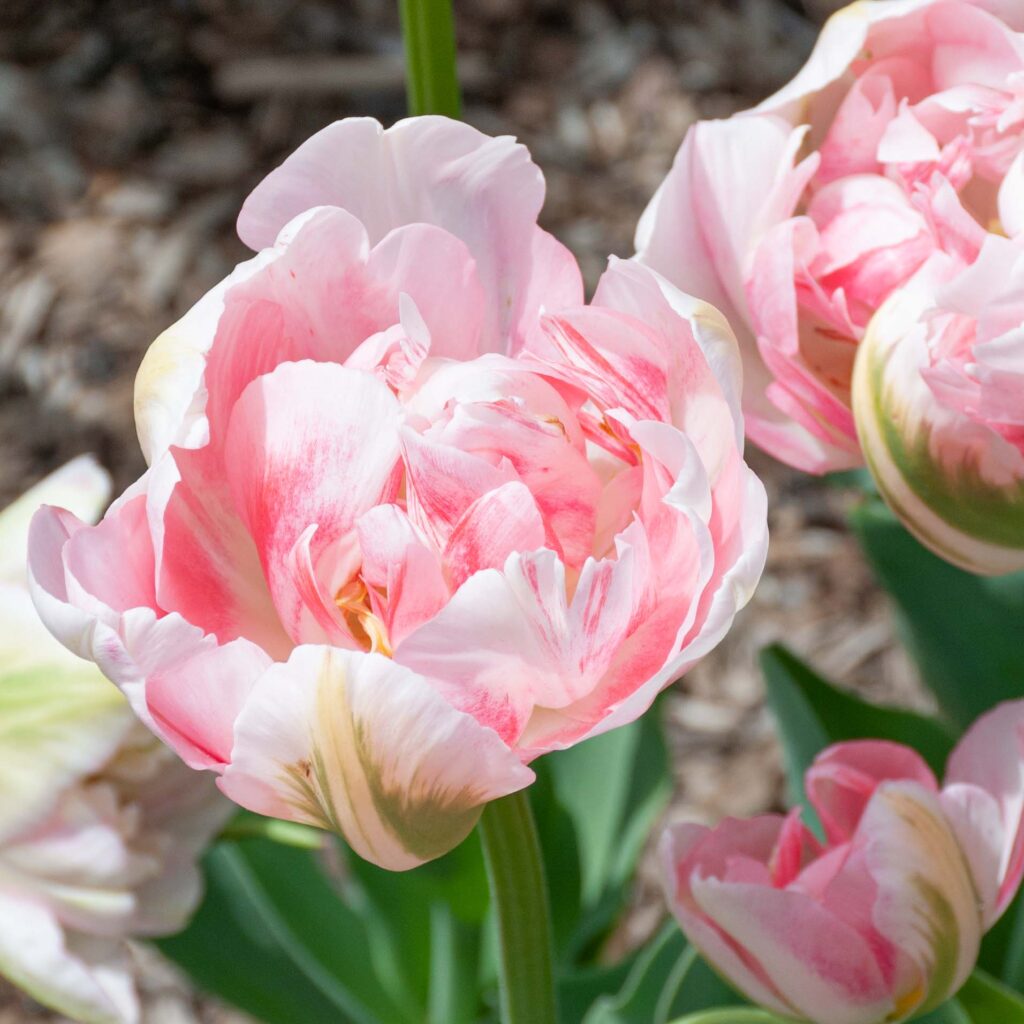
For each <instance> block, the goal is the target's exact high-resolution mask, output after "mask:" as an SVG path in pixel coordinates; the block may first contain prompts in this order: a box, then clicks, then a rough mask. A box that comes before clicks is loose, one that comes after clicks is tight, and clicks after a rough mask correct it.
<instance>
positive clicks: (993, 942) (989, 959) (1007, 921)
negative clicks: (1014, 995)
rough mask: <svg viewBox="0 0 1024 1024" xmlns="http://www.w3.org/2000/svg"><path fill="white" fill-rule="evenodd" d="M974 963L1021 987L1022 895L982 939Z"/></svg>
mask: <svg viewBox="0 0 1024 1024" xmlns="http://www.w3.org/2000/svg"><path fill="white" fill-rule="evenodd" d="M978 966H979V967H981V968H982V969H983V970H985V971H986V972H987V973H988V974H990V975H992V976H993V977H996V978H999V979H1001V980H1002V981H1003V982H1005V983H1006V984H1007V985H1009V986H1010V987H1011V988H1014V989H1018V990H1021V989H1024V894H1021V893H1018V894H1017V896H1016V898H1015V899H1014V900H1013V902H1012V903H1011V904H1010V905H1009V907H1007V908H1006V912H1005V913H1004V914H1003V916H1002V917H1001V918H1000V919H999V920H998V921H997V922H996V924H995V926H994V927H992V928H990V929H989V931H988V934H987V935H986V936H985V937H984V938H983V939H982V942H981V952H980V953H979V955H978Z"/></svg>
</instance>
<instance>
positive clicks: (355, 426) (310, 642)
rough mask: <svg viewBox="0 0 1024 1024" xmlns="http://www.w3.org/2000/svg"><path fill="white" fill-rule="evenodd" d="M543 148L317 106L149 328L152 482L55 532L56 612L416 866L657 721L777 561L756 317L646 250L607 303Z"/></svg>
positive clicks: (50, 609) (246, 757) (275, 772)
mask: <svg viewBox="0 0 1024 1024" xmlns="http://www.w3.org/2000/svg"><path fill="white" fill-rule="evenodd" d="M543 192H544V184H543V179H542V177H541V175H540V172H539V170H538V169H537V168H536V167H535V166H534V164H533V163H532V162H531V161H530V159H529V155H528V153H527V151H526V150H525V149H524V148H523V147H522V146H519V145H517V144H515V143H514V142H513V140H511V139H508V138H498V139H492V138H488V137H487V136H484V135H481V134H480V133H479V132H477V131H475V130H474V129H472V128H470V127H468V126H466V125H462V124H458V123H456V122H452V121H447V120H445V119H443V118H433V117H429V118H418V119H411V120H407V121H403V122H400V123H399V124H397V125H396V126H395V127H393V128H391V129H389V130H388V131H382V130H381V128H380V126H379V125H378V124H377V123H376V122H374V121H370V120H364V119H360V120H350V121H343V122H339V123H337V124H334V125H332V126H330V127H329V128H326V129H324V131H322V132H320V133H319V134H318V135H316V136H314V137H313V138H312V139H311V140H309V142H307V143H306V144H305V145H304V146H302V147H301V148H300V149H299V150H298V151H297V152H296V153H295V154H294V155H293V156H291V157H290V158H289V159H288V160H287V161H286V162H285V163H284V164H283V165H282V166H281V167H280V168H279V169H278V170H277V171H275V172H274V173H273V174H271V175H270V176H269V177H268V178H267V179H266V181H264V182H263V183H262V184H261V185H260V186H259V187H258V188H257V189H256V191H255V192H254V193H253V195H252V196H250V198H249V200H248V201H247V202H246V204H245V207H244V209H243V212H242V216H241V218H240V220H239V230H240V233H241V235H242V237H243V238H244V239H245V240H246V241H248V242H249V243H250V244H252V245H254V246H257V247H260V246H262V247H264V248H262V249H261V251H260V252H259V254H258V255H257V256H256V257H255V258H254V259H252V260H250V261H249V262H248V263H246V264H243V265H241V266H240V267H239V268H238V269H237V270H236V271H235V272H234V273H233V274H232V276H231V277H230V278H228V279H227V280H226V281H225V282H223V284H222V285H220V286H218V287H217V288H215V289H214V290H213V291H212V292H211V293H210V294H209V295H207V296H206V297H205V298H204V299H202V300H201V301H200V302H199V304H198V305H197V306H196V307H195V308H194V309H193V310H192V311H191V312H190V313H188V314H187V315H186V316H185V317H184V318H183V319H182V320H181V321H180V322H179V323H178V324H176V325H174V326H173V327H172V328H171V329H170V330H169V331H167V332H166V333H165V334H164V335H163V336H162V337H161V338H159V339H158V340H157V341H156V343H155V344H154V346H153V348H152V349H151V351H150V352H149V354H148V355H147V357H146V360H145V362H144V364H143V366H142V369H141V370H140V373H139V379H138V384H137V391H136V404H137V419H138V425H139V434H140V438H141V440H142V444H143V448H144V450H145V452H146V454H147V457H148V459H149V461H150V469H149V471H148V472H147V473H146V475H145V476H144V477H143V478H142V479H141V480H140V481H139V482H138V483H137V484H136V485H134V486H133V487H132V488H130V489H129V490H128V492H127V493H126V494H124V495H123V496H122V497H121V498H120V499H119V500H118V501H117V502H115V504H114V506H113V508H112V509H111V511H110V513H109V514H108V515H107V517H106V518H105V519H104V520H103V522H102V523H101V524H100V525H99V526H98V527H96V528H94V529H90V528H87V527H84V526H83V525H82V524H81V523H79V522H78V521H77V520H75V519H74V517H72V516H70V515H68V514H67V513H65V512H63V511H61V510H59V509H46V510H43V511H42V512H40V513H39V515H38V516H37V518H36V521H35V524H34V531H33V552H32V560H31V561H32V564H31V571H32V574H33V579H34V588H35V594H36V599H37V603H38V607H39V609H40V612H41V614H42V616H43V618H44V619H45V621H46V622H47V624H48V625H49V626H50V628H51V629H52V630H53V631H54V633H55V634H56V635H57V636H59V637H60V638H61V639H62V640H63V641H64V642H65V643H66V644H67V645H68V646H70V647H71V649H72V650H75V651H78V652H80V653H81V654H83V655H84V656H86V657H89V658H92V659H94V660H95V661H96V662H97V663H98V664H99V665H100V667H101V668H102V669H103V671H104V672H105V673H106V674H107V675H108V676H109V677H110V678H111V679H113V680H114V681H115V682H116V683H118V685H119V686H121V688H122V689H123V690H124V692H125V693H126V694H127V695H128V697H129V699H130V701H131V702H132V704H133V706H134V708H135V710H136V712H137V713H138V715H139V716H140V717H141V718H142V719H143V721H145V722H146V723H147V724H148V725H149V726H150V727H151V728H152V729H153V730H154V731H155V732H156V733H157V734H158V735H160V736H161V737H163V738H164V739H165V740H166V741H167V742H168V743H169V744H170V745H172V746H173V747H174V748H175V749H176V750H177V751H178V752H179V753H180V755H181V756H182V757H183V758H184V759H185V760H186V761H187V762H188V763H189V764H190V765H192V766H193V767H196V768H207V769H211V770H213V771H215V772H216V773H218V775H219V776H220V785H221V788H222V789H223V790H224V792H226V793H227V794H228V795H229V796H231V797H232V798H233V799H234V800H236V801H237V802H238V803H240V804H242V805H243V806H245V807H249V808H251V809H253V810H256V811H259V812H262V813H266V814H270V815H275V816H279V817H285V818H290V819H294V820H297V821H302V822H308V823H312V824H316V825H320V826H322V827H328V828H331V829H335V830H337V831H339V832H341V833H342V834H344V835H345V837H346V838H347V839H348V841H349V842H350V843H351V845H352V846H353V847H354V848H355V849H356V850H357V851H358V852H359V853H360V854H362V855H363V856H364V857H366V858H368V859H370V860H373V861H375V862H376V863H378V864H381V865H384V866H386V867H389V868H395V869H403V868H408V867H411V866H413V865H415V864H418V863H420V862H422V861H424V860H427V859H429V858H432V857H436V856H438V855H440V854H442V853H444V852H445V851H446V850H448V849H450V848H451V847H452V846H454V845H455V844H456V843H457V842H459V841H460V840H461V839H462V838H463V836H465V835H466V833H467V832H468V831H469V830H470V829H471V828H472V827H473V825H474V823H475V821H476V819H477V817H478V816H479V814H480V811H481V809H482V807H483V805H484V804H486V802H487V801H489V800H492V799H495V798H497V797H500V796H502V795H505V794H507V793H510V792H512V791H515V790H518V789H521V788H522V787H524V786H526V785H528V784H529V783H530V781H531V780H532V778H533V773H532V772H531V771H530V769H529V768H528V767H526V765H527V763H528V762H529V761H530V760H531V759H532V758H533V757H535V756H537V755H538V754H541V753H543V752H545V751H548V750H552V749H556V748H560V747H566V746H569V745H571V744H574V743H576V742H578V741H580V740H582V739H585V738H586V737H588V736H592V735H595V734H597V733H600V732H603V731H605V730H607V729H610V728H612V727H614V726H617V725H620V724H623V723H625V722H629V721H631V720H632V719H634V718H636V717H637V716H638V715H640V714H641V713H642V712H643V711H644V710H645V709H646V708H647V707H648V706H649V705H650V703H651V702H652V700H653V699H654V697H655V695H656V694H657V692H658V691H659V690H660V689H662V688H663V687H664V686H666V685H667V684H668V683H670V682H671V681H672V680H674V679H675V678H676V677H678V676H679V675H680V674H681V673H682V672H683V671H685V670H686V668H687V667H688V666H689V665H691V664H692V663H693V662H694V661H696V660H697V659H698V658H700V657H701V656H702V655H703V654H704V653H705V652H706V651H707V650H709V649H710V648H711V647H712V646H714V644H715V643H717V641H718V640H719V639H720V638H721V637H722V636H723V635H724V633H725V632H726V630H727V629H728V627H729V625H730V623H731V621H732V619H733V616H734V614H735V612H736V610H737V609H738V608H739V607H741V606H742V605H743V604H744V603H745V601H746V600H747V599H748V597H749V595H750V593H751V591H752V589H753V587H754V585H755V583H756V581H757V579H758V576H759V574H760V572H761V568H762V566H763V562H764V558H765V548H766V541H767V538H766V524H765V496H764V491H763V488H762V487H761V485H760V483H759V482H758V480H757V479H756V477H754V475H753V474H752V473H751V472H750V470H749V469H748V468H747V466H746V465H745V463H744V462H743V457H742V443H743V427H742V419H741V414H740V409H739V395H738V390H739V359H738V352H737V349H736V343H735V339H734V337H733V336H732V334H731V332H730V331H729V328H728V326H727V324H726V323H725V322H724V320H723V319H722V317H721V316H720V315H719V314H718V313H717V311H715V310H714V309H712V308H711V307H709V306H706V305H704V304H701V303H698V302H695V301H694V300H692V299H690V298H688V297H687V296H685V295H683V294H681V293H679V292H678V291H676V290H675V289H674V288H673V287H672V286H670V285H669V284H668V283H667V282H665V281H664V280H662V279H661V278H660V277H659V276H658V275H657V274H655V273H653V272H652V271H650V270H647V269H646V268H643V267H641V266H639V265H637V264H634V263H615V264H613V265H612V266H611V267H610V268H609V270H608V271H607V273H606V274H605V276H604V278H603V279H602V281H601V284H600V287H599V289H598V293H597V296H596V298H595V301H594V303H593V304H591V305H589V306H584V305H583V304H582V286H581V282H580V276H579V271H578V269H577V266H576V264H575V261H574V260H573V258H572V257H571V256H570V254H569V253H568V252H567V250H565V249H564V248H563V247H562V246H561V245H560V244H559V243H558V242H556V241H555V240H554V239H553V238H552V237H551V236H549V235H548V234H546V233H545V232H543V231H542V230H541V229H540V228H539V227H537V224H536V218H537V214H538V211H539V209H540V206H541V202H542V199H543Z"/></svg>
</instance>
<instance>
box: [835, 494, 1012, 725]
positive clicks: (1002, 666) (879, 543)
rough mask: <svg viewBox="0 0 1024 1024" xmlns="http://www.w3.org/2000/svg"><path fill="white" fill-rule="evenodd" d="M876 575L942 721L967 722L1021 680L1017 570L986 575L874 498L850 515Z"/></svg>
mask: <svg viewBox="0 0 1024 1024" xmlns="http://www.w3.org/2000/svg"><path fill="white" fill-rule="evenodd" d="M851 522H852V525H853V528H854V530H855V531H856V533H857V535H858V537H859V538H860V542H861V545H862V546H863V548H864V551H865V553H866V554H867V556H868V559H869V560H870V562H871V565H872V568H873V569H874V572H875V575H876V577H877V578H878V581H879V583H880V584H881V585H882V587H884V588H885V590H886V591H888V593H889V596H890V597H891V598H892V599H893V601H894V602H895V604H896V607H897V609H898V610H899V618H900V622H901V625H902V627H903V631H904V633H905V636H906V640H907V644H908V647H909V649H910V651H911V653H912V654H913V655H914V658H915V660H916V661H917V663H918V665H919V667H920V669H921V674H922V676H923V677H924V679H925V682H927V684H928V685H929V687H931V689H932V691H933V692H934V693H935V696H936V697H937V698H938V701H939V704H940V706H941V708H942V709H943V711H944V713H945V714H946V715H947V716H948V717H949V719H950V720H951V721H953V722H955V723H956V724H957V725H958V726H959V727H960V728H966V727H967V726H968V725H970V723H971V722H972V721H973V720H974V719H975V718H976V717H977V716H978V715H979V714H981V713H982V712H983V711H986V710H988V708H990V707H991V706H992V705H993V704H996V703H998V702H999V701H1001V700H1006V699H1011V698H1016V697H1019V696H1020V688H1021V680H1022V679H1024V643H1021V623H1022V622H1024V573H1012V574H1010V575H1008V576H1001V577H996V578H992V579H987V578H984V577H980V576H975V575H973V574H971V573H968V572H964V571H963V570H962V569H957V568H955V567H954V566H952V565H950V564H949V563H948V562H945V561H943V560H942V559H941V558H939V557H938V556H937V555H933V554H932V553H931V552H930V551H928V550H927V549H926V548H924V547H923V546H922V545H921V544H919V543H918V542H917V541H916V540H915V539H914V538H913V537H912V536H911V535H910V534H909V533H908V532H907V531H906V530H905V529H904V528H903V527H902V526H901V525H900V524H899V522H897V520H896V518H895V516H893V514H892V513H891V512H890V511H889V510H888V509H887V508H886V507H885V506H884V505H883V504H882V503H881V502H880V501H868V502H865V504H863V505H862V506H860V507H859V508H858V509H856V510H855V511H854V513H853V515H852V517H851Z"/></svg>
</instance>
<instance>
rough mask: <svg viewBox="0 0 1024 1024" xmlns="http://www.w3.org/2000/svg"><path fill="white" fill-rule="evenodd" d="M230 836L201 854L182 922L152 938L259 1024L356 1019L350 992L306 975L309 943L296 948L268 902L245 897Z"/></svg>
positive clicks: (246, 882)
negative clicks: (197, 883) (190, 912)
mask: <svg viewBox="0 0 1024 1024" xmlns="http://www.w3.org/2000/svg"><path fill="white" fill-rule="evenodd" d="M240 860H241V859H240V857H239V855H238V850H237V849H236V848H235V847H234V845H233V844H221V845H219V846H217V847H215V848H214V849H213V850H211V851H210V853H209V854H208V855H207V857H206V861H205V873H206V898H205V899H204V901H203V904H202V906H201V907H200V908H199V911H198V912H197V913H196V915H195V917H194V918H193V920H192V922H191V924H190V925H189V927H188V928H187V929H186V930H185V931H183V932H181V933H180V934H178V935H175V936H172V937H170V938H167V939H162V940H160V941H159V942H158V945H159V947H160V949H161V950H162V951H163V952H164V954H165V955H167V956H168V957H170V958H171V959H172V960H174V961H175V962H176V963H177V964H178V965H179V966H180V967H182V968H183V969H184V970H185V971H186V972H187V973H188V974H189V975H190V976H191V977H192V979H193V980H194V981H195V982H196V984H197V985H198V986H199V987H200V988H202V989H204V990H205V991H207V992H210V993H212V994H214V995H217V996H220V997H221V998H222V999H225V1000H227V1001H228V1002H230V1003H233V1004H234V1005H235V1006H237V1007H239V1008H240V1009H242V1010H244V1011H245V1012H246V1013H249V1014H251V1015H252V1016H253V1017H255V1018H257V1019H258V1020H262V1021H265V1022H266V1024H295V1022H296V1021H299V1020H301V1021H302V1022H303V1024H362V1022H369V1021H372V1020H374V1018H373V1017H371V1016H370V1015H369V1014H359V1015H353V1014H352V1013H351V1012H350V1011H351V1006H350V1005H349V1003H350V1000H349V999H348V998H347V997H341V998H340V999H339V998H338V993H337V992H335V991H333V990H332V987H331V986H330V985H327V986H325V985H324V984H323V983H322V979H321V978H319V977H314V976H316V975H318V974H319V968H317V967H314V968H312V975H314V976H311V969H310V964H309V951H308V950H305V949H301V948H299V944H298V943H297V942H296V941H295V939H294V937H293V936H292V935H290V934H289V929H288V928H287V927H286V926H284V925H283V924H282V922H281V920H280V917H279V915H278V914H277V913H276V911H275V910H274V908H273V906H272V905H268V901H267V900H266V898H265V897H262V896H260V895H259V894H258V887H257V895H256V898H255V899H254V898H253V895H254V894H253V884H252V877H251V872H250V871H249V869H248V868H247V867H246V866H245V865H244V862H241V863H240Z"/></svg>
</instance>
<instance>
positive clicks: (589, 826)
mask: <svg viewBox="0 0 1024 1024" xmlns="http://www.w3.org/2000/svg"><path fill="white" fill-rule="evenodd" d="M660 707H661V705H660V703H659V704H657V705H656V706H655V707H654V708H652V709H651V711H650V712H649V713H648V714H647V715H645V716H643V717H642V718H641V719H639V720H638V721H636V722H633V723H632V724H630V725H627V726H623V727H622V728H619V729H613V730H612V731H610V732H607V733H605V734H603V735H601V736H596V737H594V739H591V740H587V742H586V743H581V744H578V745H577V746H575V747H572V748H570V749H569V750H563V751H557V752H555V753H552V754H549V755H547V756H546V757H545V758H544V759H543V760H542V761H541V762H539V763H538V764H537V766H536V767H537V769H538V775H540V776H542V779H541V785H540V786H539V787H538V786H534V790H535V792H534V793H533V794H532V797H533V805H534V813H535V815H536V817H537V822H538V828H539V830H540V833H541V845H542V847H543V849H544V855H545V866H546V869H547V873H548V883H549V886H550V888H551V892H552V894H553V899H554V902H555V904H556V906H555V907H554V918H555V920H554V928H555V936H556V945H557V946H558V947H559V949H560V950H562V952H563V954H564V955H566V956H568V957H570V958H579V957H581V956H582V957H583V958H584V959H586V955H587V953H588V951H589V952H590V953H593V952H595V951H596V949H597V948H598V947H599V945H600V941H601V939H602V938H603V936H604V934H605V933H606V932H607V930H608V928H609V927H610V926H611V924H612V923H613V922H614V920H615V919H616V917H617V916H618V914H619V913H620V912H621V910H622V908H623V905H624V901H625V898H626V895H627V892H628V885H629V884H630V882H631V880H632V878H633V874H634V871H635V868H636V862H637V859H638V858H639V856H640V853H641V851H642V850H643V847H644V843H645V842H646V840H647V837H648V835H649V834H650V832H651V829H652V828H653V827H654V825H655V823H656V822H657V820H658V818H659V817H660V816H661V814H662V813H663V811H664V809H665V807H666V806H667V804H668V799H669V796H670V794H671V790H672V779H671V766H670V764H669V758H668V754H667V751H666V748H665V739H664V731H663V728H662V724H661V714H660ZM552 799H553V800H554V802H555V805H556V807H554V808H552V807H550V806H547V807H545V806H543V804H544V802H545V800H547V801H550V800H552ZM538 805H540V806H538ZM549 828H550V829H553V830H554V832H555V834H553V835H552V834H549V831H548V830H549ZM570 832H571V833H572V838H570V837H569V835H568V833H570ZM573 857H575V867H574V865H573V863H572V858H573ZM574 886H575V887H576V893H578V896H577V895H576V894H575V893H573V892H572V889H573V887H574ZM563 900H564V901H565V904H564V906H562V907H560V906H559V905H558V904H559V903H560V902H561V901H563ZM567 908H572V910H573V912H572V914H571V916H570V915H569V914H568V913H567V912H566V909H567Z"/></svg>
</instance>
